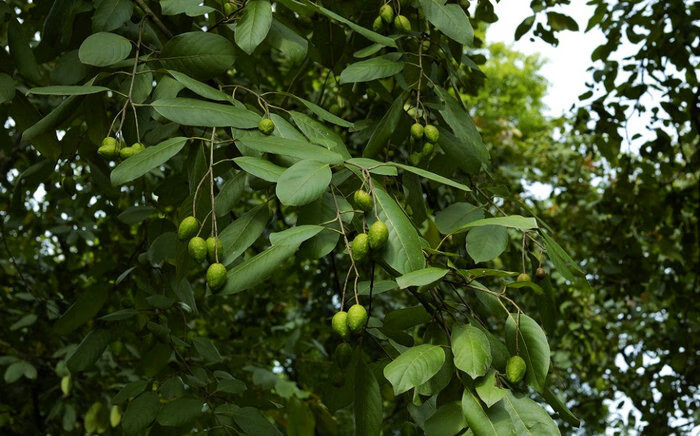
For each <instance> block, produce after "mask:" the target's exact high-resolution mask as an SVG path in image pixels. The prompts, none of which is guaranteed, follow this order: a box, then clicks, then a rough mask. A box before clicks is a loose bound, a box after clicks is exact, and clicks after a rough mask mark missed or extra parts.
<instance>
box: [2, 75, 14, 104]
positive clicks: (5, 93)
mask: <svg viewBox="0 0 700 436" xmlns="http://www.w3.org/2000/svg"><path fill="white" fill-rule="evenodd" d="M14 96H15V81H14V79H13V78H12V77H10V76H8V75H7V74H5V73H0V104H3V103H5V102H8V101H12V98H13V97H14Z"/></svg>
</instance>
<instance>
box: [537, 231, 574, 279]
mask: <svg viewBox="0 0 700 436" xmlns="http://www.w3.org/2000/svg"><path fill="white" fill-rule="evenodd" d="M541 235H542V239H544V243H545V246H546V247H547V255H548V256H549V258H550V259H551V260H552V263H553V264H554V267H555V268H556V269H557V271H558V272H559V274H561V275H562V276H563V277H564V278H565V279H567V280H569V281H570V282H573V281H574V280H576V277H574V274H573V273H572V272H571V270H572V269H573V270H574V271H576V272H577V273H579V274H583V271H582V270H581V268H580V267H579V266H578V265H577V264H576V262H574V260H573V259H572V258H571V256H569V255H568V254H567V253H566V251H564V249H563V248H562V247H561V246H560V245H559V244H557V242H556V241H555V240H554V239H552V238H551V237H550V236H549V235H547V234H546V233H545V232H542V233H541Z"/></svg>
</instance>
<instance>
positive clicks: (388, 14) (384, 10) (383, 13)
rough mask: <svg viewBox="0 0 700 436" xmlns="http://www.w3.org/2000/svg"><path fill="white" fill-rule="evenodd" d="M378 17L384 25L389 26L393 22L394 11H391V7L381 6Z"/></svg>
mask: <svg viewBox="0 0 700 436" xmlns="http://www.w3.org/2000/svg"><path fill="white" fill-rule="evenodd" d="M379 16H380V17H381V19H382V20H384V22H385V23H387V24H391V22H392V21H394V9H392V7H391V5H383V6H382V7H381V8H379Z"/></svg>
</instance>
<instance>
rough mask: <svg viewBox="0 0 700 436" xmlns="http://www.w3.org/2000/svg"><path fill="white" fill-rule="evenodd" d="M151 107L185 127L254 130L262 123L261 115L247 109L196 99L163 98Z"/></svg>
mask: <svg viewBox="0 0 700 436" xmlns="http://www.w3.org/2000/svg"><path fill="white" fill-rule="evenodd" d="M151 106H153V108H155V110H156V112H158V113H159V114H161V115H162V116H164V117H165V118H167V119H169V120H170V121H173V122H175V123H178V124H182V125H183V126H204V127H236V128H238V129H252V128H255V127H257V126H258V123H259V122H260V115H258V114H256V113H255V112H251V111H249V110H247V109H241V108H239V107H234V106H230V105H225V104H219V103H212V102H209V101H202V100H196V99H194V98H162V99H160V100H156V101H154V102H153V103H151Z"/></svg>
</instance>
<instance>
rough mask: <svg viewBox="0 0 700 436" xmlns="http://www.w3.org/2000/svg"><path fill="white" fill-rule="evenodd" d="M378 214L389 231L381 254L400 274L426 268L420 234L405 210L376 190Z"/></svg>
mask: <svg viewBox="0 0 700 436" xmlns="http://www.w3.org/2000/svg"><path fill="white" fill-rule="evenodd" d="M374 194H375V197H376V201H377V205H376V208H377V214H378V215H379V219H380V220H382V221H383V222H384V224H385V225H386V227H387V229H388V230H389V240H388V242H387V245H386V247H385V248H384V250H383V251H382V252H381V253H380V254H381V255H382V259H383V260H384V261H385V262H386V263H387V265H389V266H390V267H391V268H393V269H394V270H396V271H397V272H398V273H399V274H406V273H409V272H411V271H415V270H417V269H422V268H425V257H424V256H423V251H422V249H421V248H422V245H421V241H420V237H419V236H418V232H417V231H416V229H415V227H413V224H411V221H410V220H409V219H408V217H407V216H406V215H405V214H404V212H403V210H401V208H400V207H399V205H398V204H396V202H395V201H394V199H393V198H391V196H389V194H387V192H386V191H384V190H383V189H381V188H379V187H376V186H375V188H374Z"/></svg>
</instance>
